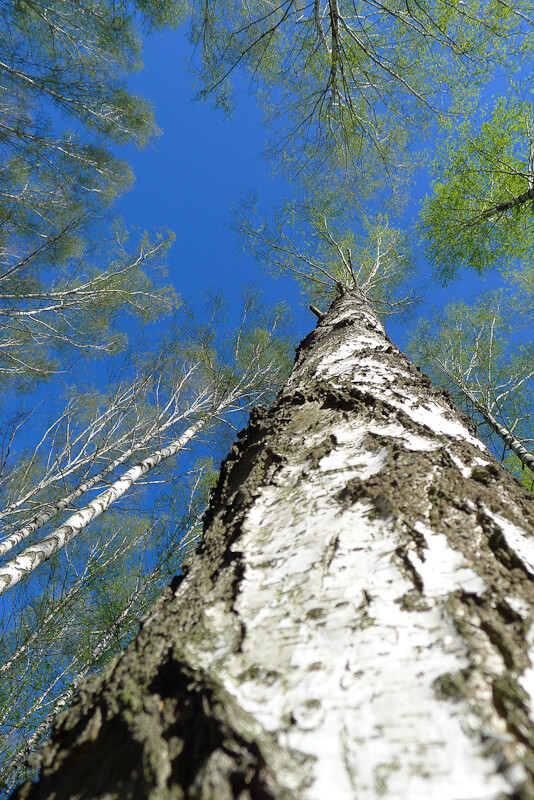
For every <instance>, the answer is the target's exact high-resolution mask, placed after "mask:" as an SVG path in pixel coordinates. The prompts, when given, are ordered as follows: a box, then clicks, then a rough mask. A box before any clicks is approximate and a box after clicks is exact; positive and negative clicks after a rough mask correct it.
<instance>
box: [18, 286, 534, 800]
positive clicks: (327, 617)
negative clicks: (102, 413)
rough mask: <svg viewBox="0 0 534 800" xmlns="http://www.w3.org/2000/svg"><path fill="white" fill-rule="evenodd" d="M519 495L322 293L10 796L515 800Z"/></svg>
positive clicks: (444, 408)
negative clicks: (30, 773)
mask: <svg viewBox="0 0 534 800" xmlns="http://www.w3.org/2000/svg"><path fill="white" fill-rule="evenodd" d="M533 528H534V498H533V496H532V495H531V494H529V493H528V492H527V491H526V490H525V489H524V487H523V486H522V485H521V484H520V483H519V482H518V481H517V480H516V479H515V478H513V477H512V476H511V475H510V474H508V473H507V472H506V471H505V470H504V469H503V468H502V467H501V466H500V465H499V464H498V463H497V462H496V461H495V460H494V459H493V457H492V456H491V455H490V453H489V452H488V450H487V449H486V447H485V446H484V445H483V444H482V442H480V441H479V440H478V439H477V438H476V435H475V432H474V428H473V427H472V425H471V423H470V422H469V420H467V418H464V417H463V416H462V415H461V414H460V413H459V412H458V411H457V410H456V409H455V408H454V406H453V404H452V401H451V399H450V397H449V396H448V395H446V394H445V393H443V392H441V391H439V390H438V389H436V388H435V387H433V386H432V385H431V383H430V381H429V380H428V378H427V377H426V376H425V375H424V374H423V373H421V372H420V371H419V370H418V369H417V368H416V367H414V366H413V365H412V364H411V363H410V362H409V361H408V359H406V358H405V357H404V356H403V355H402V354H401V353H400V352H399V351H398V349H397V348H396V347H395V346H394V345H393V344H392V343H391V341H390V340H389V339H388V337H387V336H386V335H385V333H384V331H383V328H382V326H381V324H380V323H379V321H378V320H377V319H376V318H375V316H374V315H373V314H372V312H371V311H370V310H369V308H368V307H366V306H365V304H364V303H363V302H362V301H361V300H360V298H359V297H358V295H357V294H355V293H353V292H351V293H347V294H346V295H344V296H343V297H340V298H339V299H338V300H337V301H336V302H335V303H334V304H333V305H332V307H331V309H330V310H329V311H328V312H327V314H325V315H324V317H323V318H322V319H321V320H320V321H319V323H318V326H317V329H316V330H315V331H314V332H312V333H311V334H310V335H309V336H307V337H306V338H305V339H304V340H303V342H302V343H301V345H300V346H299V349H298V351H297V359H296V364H295V367H294V370H293V372H292V374H291V376H290V378H289V380H288V382H287V384H286V386H285V387H284V389H283V390H282V391H281V393H280V395H279V396H278V399H277V401H276V403H275V404H274V406H273V407H272V408H271V409H270V410H269V411H258V412H256V413H253V414H252V415H251V421H250V425H249V427H248V428H247V429H246V430H244V431H243V432H242V433H241V434H240V436H239V441H238V442H237V444H235V445H234V446H233V447H232V448H231V450H230V453H229V455H228V457H227V458H226V460H225V462H224V463H223V466H222V470H221V474H220V478H219V482H218V485H217V487H216V490H215V492H214V496H213V498H212V503H211V506H210V510H209V511H208V513H207V515H206V528H205V535H204V538H203V541H202V544H201V545H200V548H199V551H198V553H197V556H196V557H195V558H194V559H193V560H192V561H191V563H190V564H189V567H188V569H187V570H186V571H185V572H184V574H183V575H181V576H180V577H178V578H176V579H175V581H174V583H173V585H172V587H169V588H168V589H167V590H166V592H165V593H164V595H163V596H162V597H161V598H160V599H159V600H158V601H157V602H156V604H155V605H154V606H153V607H152V609H151V611H150V612H149V613H148V615H147V616H146V617H145V619H144V620H143V622H142V625H141V629H140V632H139V634H138V636H137V637H136V639H135V640H134V641H133V642H132V644H131V645H130V646H129V647H128V649H127V650H126V651H125V652H124V654H123V655H122V656H121V657H120V658H119V659H118V660H116V661H115V662H114V663H113V664H112V665H110V666H109V667H108V669H107V670H106V671H105V673H104V674H103V676H102V677H100V678H96V677H95V678H91V679H89V680H88V681H87V682H86V683H85V684H83V686H82V688H81V691H80V694H79V696H78V699H77V700H76V701H75V703H74V705H73V706H72V708H71V709H70V710H69V711H67V712H65V713H64V714H63V715H62V716H60V717H59V718H58V720H57V722H56V725H55V728H54V732H53V736H52V740H51V742H50V743H48V744H47V745H46V746H45V747H44V748H43V749H42V750H41V751H40V753H39V755H38V756H37V757H35V763H36V765H38V766H39V767H40V777H39V781H38V783H35V784H32V783H29V782H28V783H27V784H25V785H24V786H22V787H20V788H19V789H18V790H17V791H16V792H15V794H14V795H13V798H17V800H22V799H23V798H31V800H40V799H41V798H42V799H43V800H44V798H50V797H54V798H55V800H61V799H62V798H101V800H104V798H106V800H111V798H117V799H118V798H121V799H122V798H151V800H164V799H166V798H169V799H170V798H173V799H174V798H195V799H196V798H199V799H200V798H202V800H208V798H213V800H226V799H227V798H228V800H230V798H236V799H237V798H239V800H252V799H253V798H254V800H256V799H258V800H260V799H261V800H270V799H272V800H274V799H276V800H286V798H287V799H288V800H289V798H299V800H300V798H302V799H303V800H324V798H328V797H329V796H330V795H332V796H335V798H336V800H344V799H345V798H347V799H348V798H351V799H352V798H358V800H362V799H363V800H367V798H369V799H371V798H379V797H387V798H388V800H391V799H392V798H404V799H405V800H413V798H417V797H423V798H439V800H449V799H450V800H475V798H476V799H477V800H478V799H480V800H489V799H490V798H501V799H504V798H509V800H512V798H514V800H520V799H521V800H527V798H534V780H533V778H534V728H533V725H532V721H533V714H534V711H533V695H534V654H533V650H532V648H533V644H534V626H533V625H532V620H533V613H532V609H533V602H534V585H533V582H532V580H533V576H534V539H533V538H532V531H533Z"/></svg>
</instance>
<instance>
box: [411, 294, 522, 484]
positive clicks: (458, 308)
mask: <svg viewBox="0 0 534 800" xmlns="http://www.w3.org/2000/svg"><path fill="white" fill-rule="evenodd" d="M530 305H531V296H530V295H525V294H524V293H523V292H522V291H520V292H518V291H517V289H516V290H515V291H514V290H512V289H510V288H508V289H507V290H506V289H500V290H494V291H492V292H486V293H485V294H484V295H482V296H481V297H480V298H479V299H478V300H477V301H476V302H475V303H473V305H471V306H469V305H468V304H467V303H464V302H458V303H451V304H450V305H448V306H447V307H446V308H445V310H444V311H443V312H442V313H440V314H439V315H438V314H436V315H435V316H434V317H432V318H431V319H424V320H420V322H419V324H418V326H417V328H416V330H415V331H414V332H413V334H412V336H411V341H410V344H409V347H408V350H409V352H410V354H411V355H412V357H413V358H414V360H415V361H416V363H418V364H419V365H420V366H421V367H423V369H424V370H425V371H426V372H428V373H429V375H431V376H432V378H433V379H434V380H436V381H437V382H438V383H440V384H441V385H442V386H444V387H445V388H447V389H448V390H449V391H450V392H451V393H452V394H453V396H454V399H455V401H456V402H457V403H458V405H459V406H460V407H461V408H463V409H464V410H465V411H467V412H468V413H470V414H471V416H472V417H473V418H474V419H475V421H476V422H477V423H478V425H479V427H480V431H481V435H482V436H483V438H484V440H485V441H486V442H487V444H488V445H489V446H490V447H491V449H492V451H493V453H494V454H495V456H496V457H497V458H500V459H501V460H504V459H505V457H506V454H507V453H508V454H509V456H513V458H512V459H510V458H508V461H509V462H511V464H510V465H511V466H512V467H513V468H515V469H516V470H517V469H518V468H521V469H522V468H523V467H525V466H526V467H528V470H529V473H528V477H527V478H526V481H527V482H528V484H529V485H530V484H532V473H533V472H534V456H533V455H532V447H533V444H534V440H533V438H532V400H533V394H532V392H533V383H532V380H533V377H534V370H533V364H534V349H533V346H532V344H531V342H530V339H529V333H530V329H531V323H532V319H531V313H530Z"/></svg>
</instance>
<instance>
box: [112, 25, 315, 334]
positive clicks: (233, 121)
mask: <svg viewBox="0 0 534 800" xmlns="http://www.w3.org/2000/svg"><path fill="white" fill-rule="evenodd" d="M188 49H189V48H188V44H187V42H186V40H185V37H184V36H183V35H182V34H180V33H179V32H176V31H174V32H173V31H170V32H166V33H164V34H163V35H157V36H155V37H152V38H148V39H147V40H146V42H145V49H144V62H145V69H144V70H142V71H141V72H140V73H139V74H137V75H136V76H135V77H134V79H133V81H132V84H131V86H132V89H133V90H134V91H135V92H137V93H139V94H143V95H144V96H145V97H147V98H149V99H150V100H151V102H152V103H153V104H154V105H155V107H156V120H157V124H158V126H159V127H160V128H161V129H162V134H161V135H160V136H159V137H158V138H157V139H156V140H155V141H154V142H152V143H151V144H149V145H148V147H147V148H146V149H145V150H143V151H138V150H134V149H133V148H130V149H128V150H127V151H126V153H125V155H126V158H127V160H128V161H129V162H130V163H131V165H132V167H133V170H134V173H135V175H136V182H135V185H134V188H133V190H132V191H130V192H128V193H127V194H126V195H124V196H123V198H121V200H120V201H119V204H118V210H119V212H120V213H121V214H122V215H123V217H124V219H125V221H126V222H127V224H129V225H134V226H136V227H139V228H142V229H145V228H146V229H148V230H154V229H156V228H159V227H164V228H169V229H171V230H172V231H174V233H175V234H176V242H175V244H174V246H173V248H172V251H171V254H170V257H169V272H170V278H171V280H172V282H173V284H174V286H175V288H176V289H177V290H178V291H179V292H180V294H181V295H182V296H183V297H184V298H187V299H193V300H195V299H198V297H199V294H200V293H201V292H202V291H203V290H206V289H211V288H214V289H222V290H223V291H224V294H225V296H226V298H227V299H228V301H229V302H232V303H235V304H237V303H238V302H239V295H240V291H241V288H242V287H243V285H244V284H247V283H250V282H253V283H256V284H258V285H260V286H261V287H262V288H263V290H264V291H265V299H266V300H267V301H269V302H276V301H278V300H282V299H283V300H286V302H288V303H289V304H290V305H291V306H292V309H293V313H294V314H295V315H296V318H297V327H298V330H299V333H300V334H301V335H302V336H303V335H304V334H305V333H307V331H308V330H309V329H310V328H311V327H312V326H313V322H314V319H315V318H314V317H313V315H312V314H311V313H310V312H309V311H308V310H307V309H306V308H305V307H303V306H302V302H301V298H300V292H299V289H298V287H297V285H296V284H295V283H294V282H293V281H292V280H290V279H284V278H279V279H274V278H272V277H270V276H268V275H266V274H265V273H263V272H262V271H260V270H259V269H258V267H257V266H256V264H255V263H254V261H253V260H252V259H251V258H250V257H246V256H245V255H242V254H240V244H239V242H238V240H237V237H236V235H235V234H234V233H233V231H231V230H230V229H229V227H228V226H229V223H230V219H231V208H232V206H233V204H235V202H236V201H237V200H238V198H239V196H240V195H243V194H248V193H249V192H258V193H260V192H261V196H262V199H263V201H264V202H266V203H268V204H269V203H271V204H273V205H275V204H276V203H277V202H278V201H279V200H280V199H281V198H282V197H283V196H284V195H285V193H286V192H287V184H286V182H285V181H284V180H283V179H282V178H280V177H271V175H270V173H271V170H270V168H269V165H268V164H267V163H266V162H265V161H264V160H263V159H262V157H261V151H262V149H263V143H264V137H265V133H264V130H263V129H262V127H261V114H260V111H259V110H258V108H257V106H256V103H255V101H254V99H253V98H252V97H249V96H248V95H247V94H245V93H242V96H240V97H239V102H238V103H237V105H236V108H235V111H234V113H233V115H232V117H231V118H230V119H225V118H224V117H223V115H222V114H221V113H220V112H217V111H214V110H213V109H212V108H211V107H210V105H209V103H200V102H193V97H194V89H193V87H192V84H191V76H190V74H189V73H188V72H187V71H186V69H185V64H186V58H187V54H188ZM121 155H124V151H121Z"/></svg>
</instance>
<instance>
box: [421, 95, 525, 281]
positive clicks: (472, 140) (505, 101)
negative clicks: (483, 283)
mask: <svg viewBox="0 0 534 800" xmlns="http://www.w3.org/2000/svg"><path fill="white" fill-rule="evenodd" d="M532 117H533V105H532V92H531V90H530V88H529V86H528V84H525V85H524V86H521V85H519V84H515V83H513V82H512V83H511V84H510V86H509V87H508V89H507V92H506V93H505V94H503V96H500V97H498V98H497V99H496V100H495V102H494V107H493V108H490V109H488V108H486V109H483V110H482V111H480V110H479V111H478V112H477V114H476V115H475V116H474V117H473V118H471V119H469V120H466V121H464V122H462V124H461V125H460V126H459V128H458V129H457V130H454V131H453V132H452V133H451V134H450V136H449V138H448V140H447V141H446V142H445V143H444V144H443V145H442V146H441V147H440V148H438V153H437V156H436V158H435V161H434V167H433V169H434V175H435V176H436V179H435V181H434V184H433V187H432V195H431V196H430V197H428V198H427V200H426V202H425V204H424V207H423V212H422V216H421V230H422V233H423V235H424V238H425V241H426V245H427V253H428V256H429V258H430V260H431V263H432V265H433V266H434V268H435V270H436V273H437V274H438V275H439V276H440V277H441V278H443V279H444V280H450V279H451V278H452V277H454V276H455V275H456V274H457V272H458V271H459V270H460V269H462V268H463V267H468V268H471V269H474V270H476V271H477V272H484V271H487V270H490V269H494V268H496V267H501V268H502V267H505V268H509V266H510V263H511V262H512V261H513V259H516V258H519V259H521V261H522V264H523V269H528V270H529V271H531V270H532V265H531V261H532V259H531V247H530V242H531V239H532V224H533V222H532V220H533V216H532V200H533V198H534V188H533V174H534V173H533V161H532V159H533V153H534V150H533V144H534V139H533V132H532Z"/></svg>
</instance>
